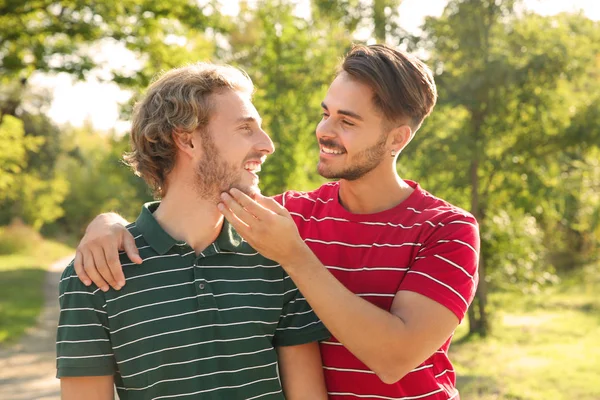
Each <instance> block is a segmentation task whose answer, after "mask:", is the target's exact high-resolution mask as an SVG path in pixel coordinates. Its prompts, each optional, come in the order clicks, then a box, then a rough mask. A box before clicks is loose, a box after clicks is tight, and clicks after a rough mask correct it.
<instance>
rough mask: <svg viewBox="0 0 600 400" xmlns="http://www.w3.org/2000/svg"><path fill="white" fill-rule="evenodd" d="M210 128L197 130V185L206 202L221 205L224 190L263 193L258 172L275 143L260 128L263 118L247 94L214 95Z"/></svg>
mask: <svg viewBox="0 0 600 400" xmlns="http://www.w3.org/2000/svg"><path fill="white" fill-rule="evenodd" d="M211 100H212V103H213V107H214V108H213V113H212V117H211V118H210V120H209V123H208V126H207V127H206V128H205V129H204V130H203V131H197V132H195V133H194V135H197V139H198V140H197V142H199V143H200V146H199V147H200V149H198V150H197V161H196V177H195V186H196V190H197V191H198V194H199V196H200V197H201V198H203V199H208V200H211V201H214V202H215V203H218V202H219V195H220V194H221V193H222V192H223V191H228V190H229V189H231V188H237V189H240V190H241V191H243V192H244V193H246V194H248V195H253V194H255V193H260V189H259V188H258V172H259V171H260V166H261V164H262V163H263V162H264V161H265V159H266V157H267V155H269V154H271V153H273V151H274V148H273V142H272V141H271V139H270V138H269V136H268V135H267V134H266V133H265V131H263V130H262V128H261V118H260V116H259V115H258V111H256V108H255V107H254V105H253V104H252V102H251V100H250V96H249V95H248V94H247V93H243V92H239V91H234V90H224V91H222V92H220V93H216V94H213V95H212V99H211Z"/></svg>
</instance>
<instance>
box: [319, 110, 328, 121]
mask: <svg viewBox="0 0 600 400" xmlns="http://www.w3.org/2000/svg"><path fill="white" fill-rule="evenodd" d="M321 115H322V116H323V119H327V118H329V114H327V113H326V112H325V111H323V112H322V113H321Z"/></svg>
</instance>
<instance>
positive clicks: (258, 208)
mask: <svg viewBox="0 0 600 400" xmlns="http://www.w3.org/2000/svg"><path fill="white" fill-rule="evenodd" d="M229 192H230V194H231V196H232V197H233V198H234V199H235V200H236V201H237V202H238V203H239V204H240V205H241V206H242V207H244V208H245V209H246V210H248V211H249V212H250V213H252V214H253V215H254V216H256V217H257V218H258V219H262V218H266V217H267V216H269V215H271V214H272V213H273V211H271V210H269V209H267V208H265V207H263V206H262V205H261V204H260V203H258V202H257V201H255V199H260V198H261V197H262V196H261V195H260V194H256V195H255V199H252V198H251V197H250V196H248V195H247V194H245V193H244V192H242V191H241V190H238V189H231V190H230V191H229Z"/></svg>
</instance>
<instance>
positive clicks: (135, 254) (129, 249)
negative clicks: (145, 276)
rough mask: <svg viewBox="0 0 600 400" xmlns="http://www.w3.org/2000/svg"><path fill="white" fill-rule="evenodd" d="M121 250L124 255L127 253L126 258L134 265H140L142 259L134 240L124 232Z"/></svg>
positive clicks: (129, 234)
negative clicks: (122, 249)
mask: <svg viewBox="0 0 600 400" xmlns="http://www.w3.org/2000/svg"><path fill="white" fill-rule="evenodd" d="M123 248H124V249H125V253H127V257H129V259H130V260H131V262H134V263H136V264H141V263H142V261H143V260H142V257H140V252H139V250H138V248H137V246H136V245H135V239H134V238H133V235H132V234H131V233H129V231H126V232H124V233H123Z"/></svg>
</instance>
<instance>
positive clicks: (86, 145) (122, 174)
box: [57, 127, 152, 236]
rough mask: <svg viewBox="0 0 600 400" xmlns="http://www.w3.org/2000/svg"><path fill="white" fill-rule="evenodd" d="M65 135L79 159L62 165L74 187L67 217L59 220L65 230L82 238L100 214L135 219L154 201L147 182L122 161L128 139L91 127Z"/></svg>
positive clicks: (65, 215)
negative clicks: (115, 213)
mask: <svg viewBox="0 0 600 400" xmlns="http://www.w3.org/2000/svg"><path fill="white" fill-rule="evenodd" d="M65 134H66V135H67V136H68V137H69V143H70V146H71V150H70V152H71V153H73V154H77V156H76V157H67V158H64V159H63V160H61V163H60V166H59V168H60V170H61V173H63V174H64V176H65V177H66V179H67V180H68V181H69V182H70V185H71V190H70V191H69V193H68V195H67V197H66V198H65V201H64V203H63V204H62V207H63V208H64V211H65V213H64V217H63V218H61V219H60V220H59V221H57V224H58V225H59V226H60V227H61V229H62V230H63V231H65V232H67V233H70V234H76V235H78V236H79V235H81V234H83V231H84V229H85V227H86V226H87V224H88V223H89V222H90V221H91V220H92V219H93V218H94V217H95V216H96V215H98V214H100V213H102V212H106V211H116V212H119V213H120V214H122V215H123V216H124V217H125V218H127V219H129V220H133V219H135V218H136V217H137V215H138V214H139V212H140V209H141V206H142V204H143V203H144V202H146V201H150V200H151V199H152V198H151V196H150V195H149V192H148V190H147V188H146V185H145V183H144V182H143V181H142V180H141V179H140V178H138V177H136V176H135V175H134V174H133V172H132V171H131V170H130V169H129V168H128V167H127V166H126V165H125V164H123V163H122V161H121V157H122V154H123V152H124V151H125V149H126V148H128V138H127V137H122V138H117V137H110V136H107V135H100V134H97V133H94V132H93V131H92V130H91V129H90V128H89V127H88V128H85V127H84V128H80V129H72V130H71V131H70V132H68V133H67V132H65Z"/></svg>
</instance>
